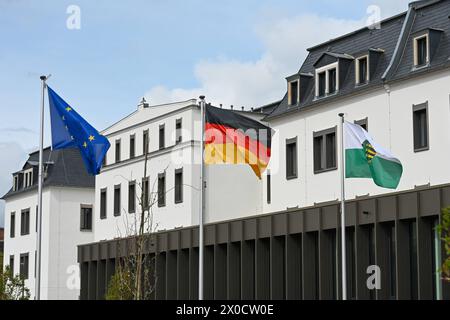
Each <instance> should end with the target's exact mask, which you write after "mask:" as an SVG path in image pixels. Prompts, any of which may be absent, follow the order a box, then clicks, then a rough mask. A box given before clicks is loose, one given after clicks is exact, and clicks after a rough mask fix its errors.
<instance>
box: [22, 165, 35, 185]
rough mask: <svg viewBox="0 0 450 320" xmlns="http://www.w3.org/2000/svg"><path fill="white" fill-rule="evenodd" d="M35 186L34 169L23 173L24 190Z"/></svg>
mask: <svg viewBox="0 0 450 320" xmlns="http://www.w3.org/2000/svg"><path fill="white" fill-rule="evenodd" d="M32 185H33V168H30V169H27V170H24V171H23V188H24V189H26V188H29V187H31V186H32Z"/></svg>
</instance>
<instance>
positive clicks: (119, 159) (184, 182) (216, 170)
mask: <svg viewBox="0 0 450 320" xmlns="http://www.w3.org/2000/svg"><path fill="white" fill-rule="evenodd" d="M240 112H242V111H240ZM243 113H244V114H247V115H248V116H250V117H252V118H256V119H261V118H262V117H263V116H264V113H251V112H243ZM102 134H103V135H105V136H106V137H107V138H108V140H109V141H110V143H111V148H110V150H109V151H108V153H107V156H106V162H105V164H104V166H103V168H102V170H101V173H100V174H99V175H97V176H96V181H95V185H96V191H95V201H96V203H95V206H94V211H95V215H94V216H95V218H94V221H95V223H94V231H95V232H94V234H95V240H96V241H101V240H111V239H114V238H118V237H125V236H131V235H133V234H134V232H135V227H136V226H137V225H138V224H139V220H140V214H139V213H140V212H141V206H140V198H141V194H142V190H143V189H144V194H145V196H144V197H148V199H150V201H149V202H150V211H151V212H152V215H153V217H152V223H153V228H152V230H153V231H158V230H168V229H174V228H180V227H190V226H193V225H196V224H198V215H199V210H200V202H199V201H200V191H199V188H200V134H201V118H200V108H199V106H198V103H197V102H196V100H195V99H194V100H188V101H184V102H177V103H171V104H164V105H154V106H152V105H150V104H148V103H147V102H146V101H145V100H143V101H142V102H141V103H140V104H139V105H138V108H137V110H136V111H135V112H133V113H132V114H130V115H129V116H127V117H125V118H124V119H122V120H120V121H119V122H117V123H115V124H113V125H112V126H111V127H109V128H107V129H105V130H104V131H103V132H102ZM145 148H148V149H147V150H148V152H147V153H146V152H145ZM145 154H147V157H146V156H145ZM146 158H147V169H146V171H145V176H144V169H145V159H146ZM237 179H239V184H236V183H235V182H236V181H237ZM205 181H206V190H205V199H206V201H205V221H206V222H214V221H221V220H225V219H229V218H238V217H243V216H247V215H252V214H254V215H256V214H261V213H262V198H261V197H262V182H261V180H259V179H257V178H256V177H255V175H254V173H253V172H252V171H251V170H250V168H249V167H248V165H236V166H206V167H205Z"/></svg>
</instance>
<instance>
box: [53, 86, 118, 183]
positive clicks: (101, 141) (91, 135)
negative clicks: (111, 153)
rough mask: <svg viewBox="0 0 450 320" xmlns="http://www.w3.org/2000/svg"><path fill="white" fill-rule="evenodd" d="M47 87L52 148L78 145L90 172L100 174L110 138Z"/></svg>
mask: <svg viewBox="0 0 450 320" xmlns="http://www.w3.org/2000/svg"><path fill="white" fill-rule="evenodd" d="M47 89H48V100H49V102H50V120H51V126H52V148H53V149H55V150H57V149H64V148H70V147H77V148H78V149H79V150H80V152H81V156H82V158H83V161H84V164H85V165H86V169H87V171H88V172H89V174H92V175H96V174H98V173H99V172H100V168H101V167H102V163H103V159H104V157H105V156H106V152H107V151H108V149H109V147H110V146H111V145H110V143H109V141H108V139H106V138H105V137H104V136H102V135H100V134H99V133H98V131H97V130H96V129H95V128H94V127H92V126H91V125H90V124H89V123H87V121H86V120H84V119H83V118H82V117H81V116H80V115H79V114H78V113H77V112H76V111H75V110H73V109H72V107H71V106H70V105H69V104H68V103H67V102H65V101H64V100H63V99H62V98H61V97H60V96H58V95H57V94H56V92H55V91H53V90H52V89H51V88H50V87H49V86H47Z"/></svg>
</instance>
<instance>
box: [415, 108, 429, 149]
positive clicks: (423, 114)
mask: <svg viewBox="0 0 450 320" xmlns="http://www.w3.org/2000/svg"><path fill="white" fill-rule="evenodd" d="M413 126H414V129H413V130H414V151H415V152H418V151H424V150H428V149H429V145H428V103H423V104H420V105H415V106H413Z"/></svg>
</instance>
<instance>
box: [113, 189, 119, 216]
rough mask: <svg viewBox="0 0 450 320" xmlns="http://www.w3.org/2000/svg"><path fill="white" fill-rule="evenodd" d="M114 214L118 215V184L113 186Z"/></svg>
mask: <svg viewBox="0 0 450 320" xmlns="http://www.w3.org/2000/svg"><path fill="white" fill-rule="evenodd" d="M114 216H115V217H117V216H120V184H119V185H116V186H114Z"/></svg>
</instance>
